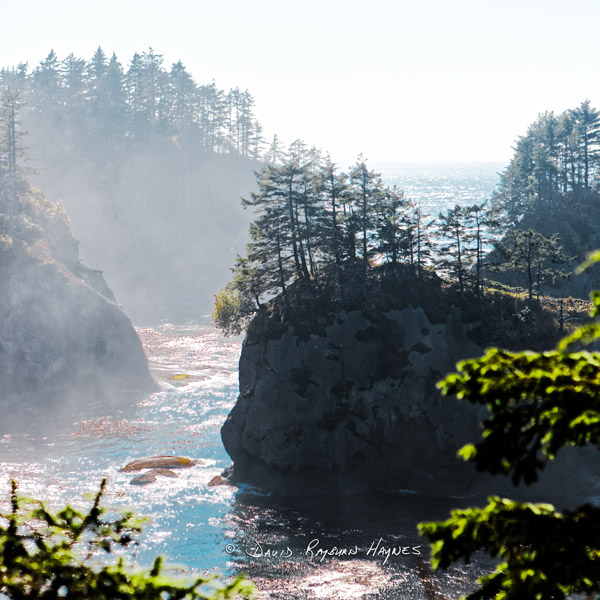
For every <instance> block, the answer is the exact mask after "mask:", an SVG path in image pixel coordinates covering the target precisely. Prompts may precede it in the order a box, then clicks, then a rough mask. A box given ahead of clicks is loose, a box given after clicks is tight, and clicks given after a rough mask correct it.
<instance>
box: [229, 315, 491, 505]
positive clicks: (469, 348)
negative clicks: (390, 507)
mask: <svg viewBox="0 0 600 600" xmlns="http://www.w3.org/2000/svg"><path fill="white" fill-rule="evenodd" d="M330 321H331V322H330V324H329V325H328V326H327V327H325V328H324V330H322V331H321V332H320V334H318V335H317V334H311V335H307V336H306V335H305V336H303V338H301V337H299V336H297V335H296V334H295V333H294V330H293V329H292V328H291V327H284V326H282V327H281V329H280V331H279V332H277V333H275V334H273V333H271V334H267V333H266V332H265V331H257V330H256V329H257V328H256V327H253V326H251V329H250V331H249V333H248V336H247V339H246V340H245V342H244V345H243V350H242V355H241V359H240V396H239V398H238V401H237V404H236V405H235V407H234V409H233V410H232V412H231V414H230V415H229V417H228V419H227V421H226V423H225V424H224V426H223V428H222V438H223V443H224V445H225V448H226V450H227V452H228V453H229V455H230V456H231V457H232V458H233V461H234V467H233V471H232V474H231V476H230V478H231V479H232V480H233V481H245V482H250V483H254V484H257V485H261V486H264V487H267V488H270V489H274V490H278V491H282V492H288V493H292V494H295V493H302V492H310V491H331V492H352V491H365V490H373V489H378V488H383V489H410V490H415V491H426V492H441V491H444V490H445V491H448V490H452V489H457V488H458V487H460V488H462V489H466V488H468V487H469V485H470V483H471V481H472V480H473V479H474V476H475V474H474V472H473V471H474V470H473V468H472V467H471V466H470V465H465V464H464V463H461V462H460V461H458V460H457V458H456V451H457V449H458V448H460V447H461V446H462V445H463V444H464V443H466V442H468V441H472V440H473V439H475V438H476V437H478V436H479V431H480V430H479V428H478V422H479V420H480V419H479V418H478V415H477V414H476V412H475V410H474V409H473V407H472V406H471V405H469V404H467V403H464V402H462V403H461V402H458V401H456V400H453V399H447V398H445V399H443V400H442V398H441V397H440V394H439V392H438V390H437V389H436V387H435V384H436V382H437V381H439V380H440V379H441V378H442V376H443V375H444V374H445V373H447V372H449V371H451V370H452V369H453V368H454V366H455V364H456V361H457V360H460V359H463V358H467V357H473V356H477V355H479V354H481V348H480V347H479V346H477V345H476V344H475V343H473V342H472V341H471V340H470V339H469V337H468V335H467V333H468V329H469V327H470V326H469V325H466V324H465V323H464V320H463V318H462V316H461V311H460V310H459V309H458V308H452V309H451V310H450V311H449V313H448V314H446V315H445V316H444V317H443V319H441V318H440V316H439V315H438V316H437V318H436V319H430V318H429V317H428V316H427V314H426V313H425V310H424V309H423V308H419V307H413V306H408V307H406V308H404V309H402V310H391V311H388V312H385V313H383V312H376V311H370V312H369V311H352V312H343V311H342V312H339V313H337V314H336V315H335V317H333V316H332V318H331V320H330ZM471 327H472V326H471Z"/></svg>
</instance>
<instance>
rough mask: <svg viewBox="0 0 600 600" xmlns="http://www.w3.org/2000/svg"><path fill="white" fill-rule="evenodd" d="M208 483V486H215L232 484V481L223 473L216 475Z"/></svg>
mask: <svg viewBox="0 0 600 600" xmlns="http://www.w3.org/2000/svg"><path fill="white" fill-rule="evenodd" d="M206 485H207V486H208V487H215V486H218V485H231V483H230V482H229V480H228V479H227V478H226V477H223V475H215V476H214V477H213V478H212V479H211V480H210V481H209V482H208V483H207V484H206Z"/></svg>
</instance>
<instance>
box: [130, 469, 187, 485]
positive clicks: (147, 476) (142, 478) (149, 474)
mask: <svg viewBox="0 0 600 600" xmlns="http://www.w3.org/2000/svg"><path fill="white" fill-rule="evenodd" d="M122 470H123V469H121V471H122ZM157 475H160V476H161V477H179V475H177V473H173V471H170V470H169V469H162V468H158V469H150V470H149V471H146V472H145V473H142V474H141V475H138V476H137V477H134V478H133V479H132V480H131V481H130V482H129V483H130V484H131V485H146V484H148V483H154V482H155V481H156V477H157Z"/></svg>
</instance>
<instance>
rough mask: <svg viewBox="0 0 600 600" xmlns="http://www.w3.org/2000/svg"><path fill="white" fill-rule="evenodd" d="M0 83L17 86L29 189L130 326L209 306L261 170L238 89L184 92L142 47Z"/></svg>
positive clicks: (179, 73) (183, 83)
mask: <svg viewBox="0 0 600 600" xmlns="http://www.w3.org/2000/svg"><path fill="white" fill-rule="evenodd" d="M0 82H1V83H3V84H4V85H6V86H8V87H9V88H11V89H13V90H18V91H19V96H18V97H19V102H20V103H22V107H21V109H20V114H19V119H20V130H21V131H22V132H25V131H26V132H27V135H26V136H24V138H23V141H22V145H23V156H24V157H28V158H29V163H28V164H29V165H30V167H32V169H31V173H30V175H29V178H30V180H31V182H32V183H33V184H34V185H36V186H37V187H39V188H40V189H41V190H43V191H44V193H45V194H46V195H47V197H48V198H49V199H50V200H51V201H53V202H55V203H57V204H60V205H62V206H63V207H64V209H65V210H66V212H67V213H68V215H69V218H70V220H71V225H72V229H73V233H74V235H75V237H76V238H77V239H78V240H80V252H81V258H82V260H83V261H84V263H86V264H87V265H89V266H90V267H92V268H94V269H99V270H101V271H102V272H103V273H104V275H105V277H106V280H107V282H108V284H109V286H110V287H111V289H112V290H113V291H114V293H115V296H116V298H117V301H118V303H119V304H120V305H121V306H122V307H123V309H124V310H125V312H126V314H127V315H128V316H130V318H132V319H133V321H134V322H135V323H136V324H143V323H149V322H155V321H157V320H158V319H160V318H168V317H169V316H171V315H172V314H173V313H178V312H180V309H181V307H182V306H184V307H190V306H191V307H193V311H192V312H193V313H197V315H202V314H206V313H207V312H210V310H211V306H212V301H213V294H214V293H216V292H217V291H218V290H219V288H220V287H221V286H223V285H225V284H226V283H227V281H228V280H229V278H230V267H231V266H232V265H233V264H234V262H235V257H236V255H237V254H238V253H241V252H243V249H244V247H245V243H246V240H247V230H248V223H249V218H250V215H249V214H247V213H246V212H245V211H244V210H243V209H242V208H241V205H240V199H241V197H242V196H244V195H246V196H248V195H249V194H250V193H251V191H252V190H253V189H254V187H255V177H254V171H255V170H256V169H259V168H260V166H261V163H260V162H259V160H258V159H259V157H260V155H261V149H262V148H263V146H264V140H263V139H262V137H261V127H260V124H259V123H258V122H257V121H256V119H255V118H254V116H253V114H252V107H253V99H252V97H251V96H250V94H249V93H248V92H242V91H240V90H239V89H234V90H230V91H229V92H225V91H223V90H219V89H218V88H216V86H215V85H214V83H213V84H206V85H198V84H197V83H196V82H195V81H194V80H193V78H192V76H191V75H190V74H188V73H187V71H186V70H185V67H184V66H183V64H182V63H181V62H179V63H175V64H174V65H172V67H171V69H170V70H167V68H165V67H164V66H163V65H162V57H161V55H159V54H156V53H155V52H154V51H153V50H152V49H149V50H148V51H147V52H144V53H142V54H136V55H134V57H133V58H132V61H131V63H130V65H129V67H128V68H127V69H124V68H123V67H122V66H121V63H120V62H119V60H118V58H117V57H116V56H114V55H113V57H112V59H110V60H109V59H108V58H107V57H106V55H105V54H104V52H103V50H102V49H100V48H99V49H98V50H97V51H96V53H95V54H94V56H93V58H92V59H91V60H90V61H87V62H86V61H85V60H82V59H78V58H75V57H73V56H72V55H70V56H69V57H67V58H66V59H60V58H59V57H57V56H56V55H55V54H54V53H53V52H50V54H49V55H48V56H47V57H46V59H45V60H44V61H42V62H41V63H40V65H39V66H38V67H36V68H35V69H33V70H32V71H31V72H29V70H28V68H26V67H23V66H22V65H21V66H19V67H14V68H5V69H4V70H3V71H2V72H1V74H0Z"/></svg>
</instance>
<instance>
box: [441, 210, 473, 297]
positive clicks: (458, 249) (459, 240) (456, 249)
mask: <svg viewBox="0 0 600 600" xmlns="http://www.w3.org/2000/svg"><path fill="white" fill-rule="evenodd" d="M467 232H468V224H467V219H466V211H465V209H464V207H462V206H460V205H458V204H457V205H455V206H454V208H451V209H448V210H447V211H446V213H440V216H439V223H438V235H439V236H440V238H441V240H442V242H441V244H440V247H439V253H440V259H439V266H440V267H441V268H442V269H443V270H446V271H448V272H449V273H451V274H452V275H453V277H454V278H455V280H456V281H457V282H458V289H459V291H460V293H461V294H462V293H464V292H465V290H466V287H467V278H468V272H467V265H468V262H469V258H468V257H469V250H468V247H467Z"/></svg>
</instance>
